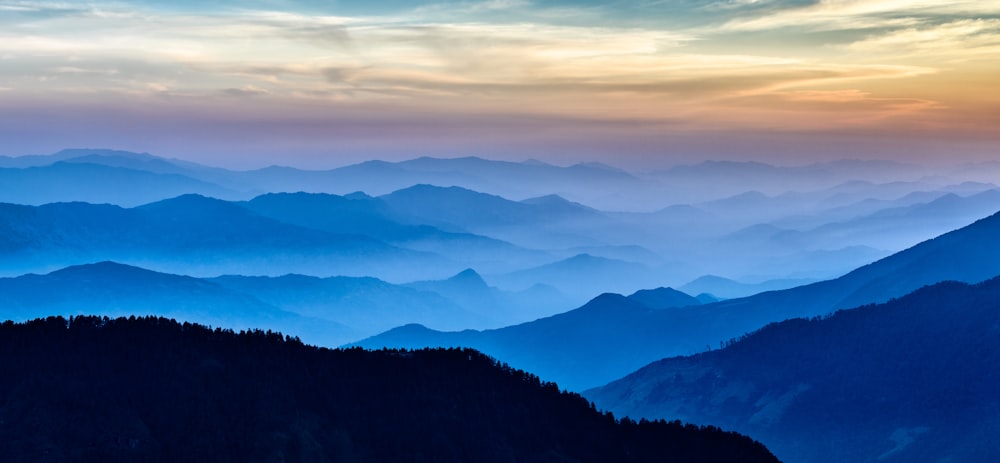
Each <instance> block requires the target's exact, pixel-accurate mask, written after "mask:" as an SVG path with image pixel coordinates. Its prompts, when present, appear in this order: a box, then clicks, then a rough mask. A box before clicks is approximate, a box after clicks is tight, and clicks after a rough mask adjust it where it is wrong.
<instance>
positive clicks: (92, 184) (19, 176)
mask: <svg viewBox="0 0 1000 463" xmlns="http://www.w3.org/2000/svg"><path fill="white" fill-rule="evenodd" d="M188 193H197V194H202V195H208V196H214V197H220V198H233V197H236V196H237V194H236V193H235V192H233V191H231V190H229V189H226V188H223V187H221V186H218V185H215V184H212V183H208V182H204V181H202V180H198V179H195V178H192V177H188V176H184V175H180V174H176V173H157V172H150V171H146V170H134V169H129V168H125V167H117V166H110V165H103V164H94V163H89V162H68V161H63V162H57V163H55V164H51V165H45V166H37V167H26V168H0V201H3V202H8V203H19V204H32V205H41V204H47V203H53V202H59V201H85V202H90V203H113V204H119V205H123V206H135V205H139V204H144V203H148V202H151V201H157V200H160V199H164V198H170V197H174V196H178V195H183V194H188Z"/></svg>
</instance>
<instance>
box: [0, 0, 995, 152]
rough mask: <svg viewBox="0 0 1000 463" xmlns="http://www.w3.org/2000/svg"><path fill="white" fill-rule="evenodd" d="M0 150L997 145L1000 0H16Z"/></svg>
mask: <svg viewBox="0 0 1000 463" xmlns="http://www.w3.org/2000/svg"><path fill="white" fill-rule="evenodd" d="M0 141H2V145H0V146H2V148H0V154H5V155H18V154H44V153H50V152H54V151H57V150H59V149H62V148H68V147H95V148H96V147H104V148H117V149H128V150H135V151H148V152H152V153H154V154H159V155H164V156H169V157H179V158H186V159H191V160H196V161H201V162H205V163H209V164H216V165H227V166H234V167H257V166H263V165H269V164H286V165H298V166H303V167H332V166H337V165H342V164H345V163H349V162H356V161H359V160H363V159H370V158H380V159H389V160H393V159H404V158H412V157H416V156H423V155H431V156H447V157H450V156H460V155H478V156H484V157H492V158H506V159H513V160H523V159H528V158H539V159H545V160H549V161H552V162H557V163H568V162H575V161H589V160H604V161H606V162H610V163H613V164H618V165H625V166H628V165H668V164H673V163H678V162H689V161H692V160H698V159H709V158H711V159H758V160H765V161H774V162H788V163H796V164H799V163H807V162H811V161H813V160H822V159H830V158H894V159H904V160H910V161H917V162H943V161H950V160H956V159H961V160H986V159H993V158H997V159H1000V0H980V1H954V2H948V1H922V0H910V1H900V0H870V1H833V0H831V1H807V0H776V1H768V0H736V1H699V0H662V1H656V0H648V1H629V2H593V1H575V2H574V1H524V0H487V1H459V2H428V3H422V4H421V3H419V2H416V1H386V2H373V1H305V0H303V1H291V0H290V1H283V0H251V1H240V2H236V1H228V0H220V1H170V2H167V1H159V0H146V1H114V2H103V1H96V2H44V1H39V2H35V1H3V0H0Z"/></svg>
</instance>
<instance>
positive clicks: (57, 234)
mask: <svg viewBox="0 0 1000 463" xmlns="http://www.w3.org/2000/svg"><path fill="white" fill-rule="evenodd" d="M0 231H3V234H0V249H4V250H5V251H6V252H5V253H4V254H3V255H0V267H2V268H4V269H5V270H6V271H7V272H8V273H13V274H21V273H25V272H32V271H39V270H51V269H53V268H60V267H64V266H68V265H75V264H79V263H85V262H93V261H100V260H114V261H118V262H124V263H129V264H133V265H138V266H141V267H145V268H151V269H155V270H160V271H165V272H171V273H180V274H189V275H206V274H208V275H211V274H216V275H217V274H225V273H251V274H269V275H274V274H278V275H280V274H284V273H293V272H296V271H297V272H307V273H314V274H318V275H330V274H343V275H359V276H360V275H374V276H379V277H384V278H385V277H388V278H392V277H396V278H402V279H410V277H412V276H413V275H415V274H420V275H426V274H427V271H426V269H427V268H434V269H441V271H442V273H443V274H447V273H444V272H448V273H450V271H457V270H456V269H453V268H449V267H450V266H451V265H454V266H455V267H457V265H455V264H450V263H449V262H447V261H446V260H445V259H443V258H441V257H439V256H435V255H433V254H430V253H422V252H416V251H410V250H405V249H400V248H398V247H395V246H391V245H389V244H387V243H384V242H382V241H379V240H376V239H373V238H370V237H366V236H361V235H343V234H336V233H330V232H325V231H322V230H315V229H309V228H305V227H300V226H296V225H291V224H287V223H284V222H280V221H277V220H274V219H271V218H268V217H264V216H261V215H258V214H255V213H254V212H252V211H249V210H247V209H246V208H244V207H241V206H240V205H239V204H237V203H231V202H226V201H222V200H218V199H213V198H207V197H204V196H198V195H184V196H179V197H177V198H172V199H169V200H163V201H158V202H155V203H150V204H146V205H143V206H139V207H135V208H130V209H125V208H121V207H118V206H111V205H94V204H87V203H54V204H46V205H43V206H38V207H31V206H17V205H10V204H0ZM414 266H424V267H423V268H422V269H421V270H420V271H419V272H415V271H414V269H413V268H414ZM459 268H460V267H459Z"/></svg>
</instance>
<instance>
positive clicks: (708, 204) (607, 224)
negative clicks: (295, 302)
mask: <svg viewBox="0 0 1000 463" xmlns="http://www.w3.org/2000/svg"><path fill="white" fill-rule="evenodd" d="M988 167H989V166H983V169H984V170H988ZM929 173H933V174H934V175H925V174H929ZM980 173H981V172H980ZM501 174H502V175H501ZM982 177H983V176H982V175H980V176H974V175H971V174H970V172H969V171H967V170H962V169H957V170H954V172H952V171H940V170H939V171H938V172H930V171H922V170H921V169H920V168H917V167H915V166H907V165H899V164H895V163H886V162H862V161H843V162H836V163H826V164H816V165H811V166H791V167H789V166H769V165H765V164H759V163H732V162H706V163H702V164H697V165H693V166H675V167H673V168H671V169H668V170H665V171H657V172H626V171H623V170H620V169H615V168H613V167H609V166H605V165H600V164H578V165H574V166H567V167H561V166H555V165H550V164H545V163H541V162H521V163H517V162H509V161H491V160H486V159H480V158H471V157H469V158H454V159H438V158H428V157H424V158H418V159H413V160H410V161H402V162H383V161H370V162H365V163H361V164H356V165H352V166H344V167H340V168H336V169H329V170H321V171H307V170H301V169H295V168H290V167H278V166H275V167H268V168H263V169H257V170H252V171H235V170H227V169H223V168H217V167H208V166H203V165H199V164H196V163H192V162H188V161H181V160H177V159H166V158H162V157H157V156H153V155H150V154H146V153H130V152H125V151H114V150H89V149H75V150H64V151H62V152H59V153H56V154H53V155H48V156H22V157H17V158H0V201H6V202H9V203H16V204H24V205H33V206H37V207H42V206H44V205H47V204H50V203H54V202H88V203H93V204H102V203H108V204H114V205H117V206H119V207H122V208H125V209H127V210H129V211H131V210H132V209H136V208H138V207H141V206H146V205H149V204H151V203H157V202H163V201H167V202H170V201H173V200H175V199H176V198H178V197H182V196H183V195H189V194H197V195H200V196H203V197H209V198H217V199H220V200H225V201H227V202H231V203H233V204H237V205H239V206H240V207H242V208H243V209H245V210H249V211H251V212H253V213H254V214H256V215H258V216H261V217H266V218H270V219H274V220H276V221H278V222H282V223H284V224H285V225H295V226H298V227H301V228H308V229H311V230H314V231H315V230H319V231H325V232H327V233H329V234H333V235H338V238H337V239H340V240H348V239H349V236H354V235H356V236H355V237H365V238H368V239H370V240H374V241H377V242H378V243H375V242H373V241H369V242H368V243H367V244H362V243H354V244H352V245H349V246H348V245H347V244H345V246H339V245H338V246H337V247H336V248H337V249H336V250H334V249H323V250H320V251H319V252H318V253H315V254H319V255H323V254H325V256H323V257H317V258H310V257H309V256H305V255H303V252H302V251H300V250H287V251H288V252H287V253H285V252H284V251H283V252H282V254H283V255H281V256H271V257H270V258H269V259H270V260H272V261H274V267H275V268H277V269H278V272H279V274H280V273H306V274H315V275H317V276H333V275H340V274H343V275H351V276H376V277H379V278H387V279H390V280H392V281H394V282H402V281H408V280H409V281H412V280H420V279H428V278H430V279H440V278H445V277H447V276H448V275H453V274H455V273H457V272H459V271H461V270H462V269H464V268H469V267H471V268H475V269H476V270H477V271H479V272H481V273H482V274H483V275H485V276H486V277H487V278H488V279H489V280H490V281H491V282H493V283H494V284H497V285H500V286H503V285H504V283H501V282H500V281H501V278H499V277H501V276H504V275H508V274H514V273H516V272H519V271H525V270H527V269H531V268H536V267H542V266H545V265H549V264H554V263H556V262H557V261H559V260H562V259H569V258H573V257H574V256H578V255H581V254H589V255H591V256H594V257H599V258H604V259H611V260H616V261H622V262H624V264H622V263H617V264H615V265H617V266H618V267H620V266H621V265H626V264H639V265H642V266H644V267H645V269H644V271H645V273H646V274H647V275H649V276H650V277H649V278H648V280H652V281H642V282H641V283H642V285H632V286H629V287H624V288H619V287H607V288H600V287H599V286H598V287H597V288H596V289H597V290H596V291H587V292H585V293H583V292H581V293H578V294H575V297H576V299H577V300H578V301H580V302H582V301H584V300H586V299H588V298H591V297H593V296H594V295H595V294H596V293H598V292H601V291H615V292H632V291H635V290H638V289H641V288H642V287H655V286H679V285H681V284H683V283H685V282H688V281H691V280H694V279H695V278H697V277H699V276H702V275H719V276H722V277H725V278H730V279H734V280H737V281H765V280H775V279H788V278H793V279H812V280H821V279H829V278H832V277H836V276H839V275H842V274H843V273H846V272H847V271H849V270H850V269H852V268H855V267H857V266H859V265H863V264H865V263H868V262H871V261H873V260H876V259H879V258H881V257H885V256H887V255H889V254H891V253H892V252H895V251H899V250H901V249H904V248H906V247H908V246H911V245H913V244H915V243H917V242H919V241H921V240H924V239H927V238H929V237H931V236H935V235H938V234H941V233H944V232H946V231H948V230H951V229H954V228H956V227H958V226H961V225H962V224H964V223H968V222H969V221H971V220H974V219H975V218H979V217H982V216H984V215H986V214H987V213H988V211H994V210H996V209H998V208H1000V195H998V194H997V193H996V191H995V190H994V189H995V188H996V186H995V185H993V184H991V183H986V182H982V181H980V182H978V183H977V182H973V181H969V179H970V178H982ZM775 178H784V179H785V180H788V179H793V180H794V181H790V182H784V181H783V182H774V181H773V180H774V179H775ZM721 179H726V180H725V181H723V180H721ZM704 185H714V187H713V188H704ZM689 188H690V189H691V191H693V192H699V191H700V192H701V193H699V194H696V195H691V194H689V192H687V190H688V189H689ZM303 192H307V193H311V194H306V193H303ZM510 198H513V199H510ZM648 201H655V202H656V204H646V203H645V202H648ZM189 202H190V201H189ZM177 205H178V206H180V207H198V206H194V205H189V206H181V205H180V204H177ZM296 233H298V234H301V233H302V232H301V230H300V231H299V232H296ZM296 233H292V234H290V235H289V234H288V233H285V232H282V235H289V236H293V235H295V234H296ZM226 238H227V240H228V236H227V237H226ZM325 239H327V240H329V239H331V237H330V235H327V238H325ZM74 240H75V237H72V236H68V237H67V244H68V245H69V247H70V248H71V249H67V250H64V251H63V252H62V255H63V256H64V257H70V256H72V255H74V253H79V250H78V249H76V250H74V249H72V247H73V246H75V245H76V244H77V243H74ZM97 244H98V245H99V246H105V245H106V243H97ZM266 244H267V243H265V245H266ZM286 244H287V243H286ZM384 245H388V246H389V247H390V248H398V249H390V248H386V247H385V246H384ZM351 246H358V247H360V248H362V249H344V248H345V247H347V248H350V247H351ZM78 247H79V246H78ZM265 247H266V246H265ZM366 247H367V249H364V248H366ZM376 247H381V250H377V249H375V248H376ZM88 249H89V248H88ZM341 250H342V251H344V252H343V253H341V254H338V253H339V252H340V251H341ZM400 250H403V251H404V252H400ZM153 251H158V250H153ZM412 253H417V255H414V254H412ZM32 254H34V253H32ZM98 254H102V253H100V252H99V253H98ZM151 255H153V256H154V257H158V256H156V254H155V252H154V253H153V254H151ZM361 255H365V256H366V257H369V258H364V259H362V258H360V257H359V256H361ZM351 256H353V257H351ZM85 257H86V258H83V257H81V258H79V259H70V258H65V259H56V261H55V262H52V263H51V264H48V265H41V264H38V265H36V264H37V262H34V263H33V262H32V261H31V259H24V260H22V261H20V262H23V263H24V264H25V265H15V266H12V267H9V268H8V271H7V272H6V274H7V275H18V274H22V273H26V272H33V271H51V270H55V269H58V268H61V267H64V266H67V265H73V264H80V263H85V262H94V261H99V260H115V261H122V262H128V263H130V264H135V265H140V266H143V267H147V268H152V269H156V270H161V271H167V272H171V273H182V274H192V275H210V274H221V273H234V274H260V273H264V272H263V271H261V267H263V265H262V263H261V262H255V263H250V262H247V261H246V259H245V258H242V257H238V258H236V261H233V262H227V263H225V264H223V263H222V261H223V260H226V259H229V258H230V257H232V256H222V255H219V256H216V257H211V258H210V259H198V258H197V256H191V255H188V256H184V258H185V259H187V260H190V261H191V262H192V265H191V267H190V268H183V267H182V266H181V265H179V263H178V262H174V263H173V264H172V265H162V266H158V264H159V263H158V262H156V261H155V259H147V260H128V259H127V258H128V257H129V256H128V255H124V254H123V253H118V254H107V253H103V254H102V255H90V256H85ZM241 259H242V262H238V261H240V260H241ZM206 260H214V261H216V262H215V264H213V265H210V264H208V262H206ZM404 263H405V265H404ZM376 264H377V265H376ZM0 265H2V263H0ZM247 267H252V268H247ZM407 267H408V268H414V267H419V268H422V269H425V270H427V271H433V273H432V274H423V275H415V274H412V272H405V271H404V269H405V268H407ZM494 280H495V281H494ZM504 281H511V283H512V284H513V285H516V286H517V287H506V288H504V289H508V290H510V289H523V287H524V286H525V285H524V284H523V282H521V281H519V279H518V278H517V277H516V276H511V277H510V278H509V279H507V280H504ZM530 283H531V284H534V283H544V284H549V285H553V282H551V281H534V282H530ZM598 283H599V281H593V280H590V281H581V282H580V284H579V285H574V286H581V285H583V286H590V285H591V284H598ZM554 286H558V285H554ZM567 286H569V285H562V286H560V287H559V290H560V291H562V292H566V293H573V292H575V291H574V290H573V288H572V287H567Z"/></svg>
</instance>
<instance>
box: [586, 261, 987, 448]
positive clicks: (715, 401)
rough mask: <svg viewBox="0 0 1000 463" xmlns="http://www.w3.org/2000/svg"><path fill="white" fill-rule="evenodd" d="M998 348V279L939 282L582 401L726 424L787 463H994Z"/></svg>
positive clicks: (657, 366) (665, 366) (660, 368)
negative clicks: (976, 283)
mask: <svg viewBox="0 0 1000 463" xmlns="http://www.w3.org/2000/svg"><path fill="white" fill-rule="evenodd" d="M997 339H1000V278H998V279H993V280H989V281H987V282H984V283H980V284H978V285H974V286H969V285H966V284H962V283H955V282H947V283H939V284H937V285H934V286H930V287H925V288H923V289H920V290H918V291H916V292H914V293H912V294H910V295H908V296H906V297H903V298H900V299H896V300H893V301H890V302H888V303H886V304H881V305H870V306H864V307H861V308H857V309H853V310H844V311H840V312H838V313H836V314H835V315H833V316H831V317H828V318H825V319H813V320H810V321H807V320H802V319H796V320H789V321H785V322H782V323H777V324H772V325H769V326H767V327H765V328H763V329H761V330H760V331H758V332H756V333H754V334H751V335H748V336H744V337H743V338H742V339H741V340H740V341H738V342H736V343H734V344H731V345H729V346H728V347H726V348H725V349H722V350H719V351H713V352H706V353H703V354H699V355H695V356H692V357H678V358H669V359H664V360H661V361H658V362H655V363H653V364H651V365H649V366H647V367H644V368H642V369H640V370H639V371H637V372H635V373H633V374H631V375H629V376H626V377H625V378H622V379H621V380H618V381H615V382H613V383H611V384H608V385H607V386H605V387H602V388H598V389H594V390H591V391H588V392H587V393H586V395H587V397H589V398H591V399H593V400H595V402H596V403H597V404H598V406H599V407H602V408H607V409H610V410H612V411H614V412H615V413H620V414H627V415H629V416H632V417H634V418H639V417H649V418H653V417H670V418H671V419H674V418H680V419H684V420H691V421H694V422H711V423H715V424H718V425H722V426H723V427H730V428H733V429H736V430H738V431H740V432H745V433H748V434H749V435H752V436H754V437H756V438H758V439H761V440H762V441H763V442H764V443H766V444H767V445H768V446H769V447H770V448H771V449H772V450H774V451H775V452H776V454H777V455H778V456H780V457H782V458H783V459H786V461H809V462H816V463H826V462H830V463H833V462H843V461H851V462H859V463H862V462H875V461H884V462H889V463H891V462H914V463H917V462H928V463H929V462H942V461H1000V442H998V441H997V439H996V432H997V429H998V426H1000V394H998V393H997V386H996V385H997V384H998V381H1000V343H998V342H997Z"/></svg>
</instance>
